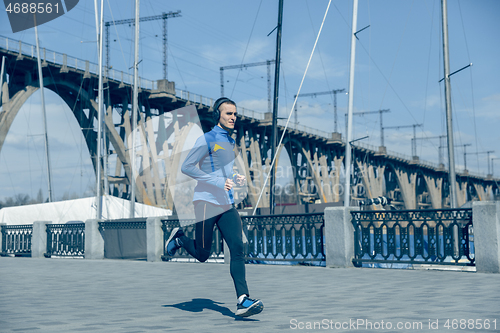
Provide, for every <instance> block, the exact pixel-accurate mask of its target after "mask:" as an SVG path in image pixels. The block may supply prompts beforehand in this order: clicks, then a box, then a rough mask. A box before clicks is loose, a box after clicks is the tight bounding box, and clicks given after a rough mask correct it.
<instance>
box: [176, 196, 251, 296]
mask: <svg viewBox="0 0 500 333" xmlns="http://www.w3.org/2000/svg"><path fill="white" fill-rule="evenodd" d="M194 212H195V215H196V221H201V222H198V223H196V225H195V227H196V229H195V240H194V241H193V240H192V239H191V238H189V237H187V236H183V237H181V238H180V240H181V241H182V247H183V248H185V249H186V251H187V252H188V253H189V254H190V255H192V256H193V257H194V258H196V259H197V260H199V261H201V262H204V261H206V260H207V259H208V257H209V256H210V252H211V249H212V236H213V230H214V227H215V224H217V226H218V227H219V230H220V232H221V234H222V238H224V240H225V241H226V244H227V246H228V247H229V251H230V253H231V264H230V272H231V277H232V278H233V282H234V287H235V289H236V296H237V297H240V296H241V295H243V294H246V295H250V294H249V293H248V287H247V282H246V279H245V257H244V255H243V239H242V226H241V218H240V215H239V214H238V211H237V210H236V209H235V208H234V207H231V206H218V205H214V204H211V203H209V202H206V201H195V202H194Z"/></svg>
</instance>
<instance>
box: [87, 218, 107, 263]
mask: <svg viewBox="0 0 500 333" xmlns="http://www.w3.org/2000/svg"><path fill="white" fill-rule="evenodd" d="M102 221H103V220H95V219H92V220H87V221H85V255H84V256H85V259H104V239H103V238H102V235H101V232H100V231H99V222H102Z"/></svg>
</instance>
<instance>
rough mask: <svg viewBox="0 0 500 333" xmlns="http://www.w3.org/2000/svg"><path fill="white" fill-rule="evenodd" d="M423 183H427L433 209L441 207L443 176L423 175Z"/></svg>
mask: <svg viewBox="0 0 500 333" xmlns="http://www.w3.org/2000/svg"><path fill="white" fill-rule="evenodd" d="M424 180H425V184H426V185H427V190H428V191H429V195H430V197H431V203H432V208H433V209H440V208H442V207H443V203H442V202H443V200H442V189H443V188H442V185H443V178H441V177H440V178H434V177H431V176H427V175H424Z"/></svg>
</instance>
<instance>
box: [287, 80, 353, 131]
mask: <svg viewBox="0 0 500 333" xmlns="http://www.w3.org/2000/svg"><path fill="white" fill-rule="evenodd" d="M341 92H345V89H335V90H330V91H323V92H316V93H306V94H299V95H298V97H308V96H310V97H316V96H320V95H327V94H328V95H329V94H333V119H334V122H335V123H334V127H333V132H334V133H338V129H337V94H338V93H341ZM293 98H294V99H295V98H297V95H294V96H293ZM294 111H295V124H298V123H299V121H298V119H297V118H298V117H297V103H295V110H294Z"/></svg>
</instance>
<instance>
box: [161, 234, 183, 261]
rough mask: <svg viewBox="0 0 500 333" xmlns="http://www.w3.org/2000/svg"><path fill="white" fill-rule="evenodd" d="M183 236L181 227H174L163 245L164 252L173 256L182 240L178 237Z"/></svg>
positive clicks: (180, 245)
mask: <svg viewBox="0 0 500 333" xmlns="http://www.w3.org/2000/svg"><path fill="white" fill-rule="evenodd" d="M182 236H184V231H182V229H181V228H174V229H172V232H171V233H170V237H169V238H168V239H167V242H166V244H167V245H166V246H165V253H166V254H168V255H169V256H171V257H173V256H174V255H175V252H177V250H178V249H180V248H181V247H182V241H181V240H180V239H179V237H182Z"/></svg>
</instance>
